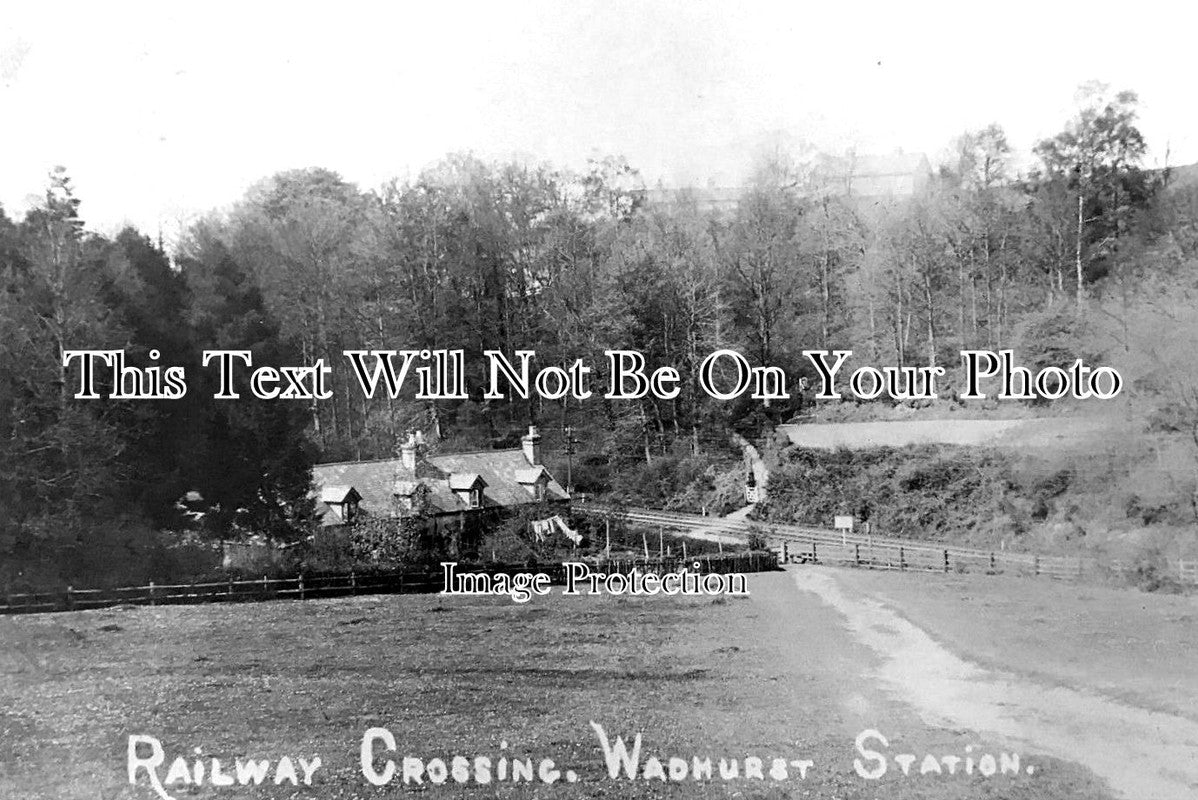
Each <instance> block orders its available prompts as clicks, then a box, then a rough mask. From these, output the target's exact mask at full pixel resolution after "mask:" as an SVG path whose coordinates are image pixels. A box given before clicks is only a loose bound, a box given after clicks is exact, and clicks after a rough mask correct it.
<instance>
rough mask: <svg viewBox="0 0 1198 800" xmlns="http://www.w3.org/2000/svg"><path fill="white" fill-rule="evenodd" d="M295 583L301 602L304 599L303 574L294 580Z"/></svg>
mask: <svg viewBox="0 0 1198 800" xmlns="http://www.w3.org/2000/svg"><path fill="white" fill-rule="evenodd" d="M296 583H297V584H298V585H299V597H300V600H303V599H304V573H302V572H301V573H300V574H299V578H298V579H297V580H296Z"/></svg>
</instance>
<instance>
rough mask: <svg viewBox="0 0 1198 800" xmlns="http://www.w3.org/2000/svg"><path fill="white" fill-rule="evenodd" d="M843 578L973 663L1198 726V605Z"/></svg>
mask: <svg viewBox="0 0 1198 800" xmlns="http://www.w3.org/2000/svg"><path fill="white" fill-rule="evenodd" d="M837 577H838V580H839V581H840V582H841V583H842V584H844V585H845V586H847V587H851V588H852V589H855V590H857V591H858V592H860V593H862V594H865V595H870V596H873V597H876V598H877V599H879V600H881V601H883V602H885V603H886V604H887V605H888V606H890V607H891V608H893V609H895V610H897V611H898V612H899V613H900V614H902V615H903V616H904V617H906V618H907V619H909V620H910V621H911V622H913V623H914V624H916V625H918V626H919V627H921V628H923V629H924V630H926V631H927V632H928V633H929V634H931V635H932V636H933V637H934V638H936V639H937V640H938V641H940V642H941V643H942V644H944V645H945V646H947V647H948V648H949V649H951V650H952V651H953V652H955V653H957V654H959V655H961V656H963V657H964V658H967V659H969V660H971V661H974V662H977V663H979V664H983V665H985V666H989V667H993V668H996V669H1002V670H1007V671H1010V672H1014V673H1017V674H1020V675H1024V676H1028V677H1031V678H1034V679H1036V680H1038V681H1040V682H1043V683H1047V684H1054V685H1065V686H1071V687H1075V688H1088V689H1091V690H1094V691H1096V692H1099V693H1101V694H1104V695H1107V696H1110V697H1114V698H1117V699H1120V700H1125V701H1127V702H1131V703H1134V704H1136V705H1139V706H1141V707H1144V708H1148V709H1153V710H1163V711H1170V712H1173V713H1176V714H1181V715H1184V716H1186V717H1188V718H1190V719H1193V720H1195V721H1198V596H1194V595H1168V594H1149V593H1145V592H1140V591H1136V590H1134V589H1114V588H1105V587H1101V586H1091V585H1079V584H1075V583H1064V582H1056V581H1048V580H1030V579H1026V578H1011V577H1004V576H999V575H995V576H988V577H985V578H979V577H978V576H962V575H937V574H934V573H925V574H921V575H895V574H889V573H885V572H875V571H870V570H849V569H846V570H840V571H838V576H837Z"/></svg>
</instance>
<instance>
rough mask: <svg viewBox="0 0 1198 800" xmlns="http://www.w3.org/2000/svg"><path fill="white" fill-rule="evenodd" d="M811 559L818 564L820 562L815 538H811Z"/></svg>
mask: <svg viewBox="0 0 1198 800" xmlns="http://www.w3.org/2000/svg"><path fill="white" fill-rule="evenodd" d="M811 561H812V562H813V563H816V564H818V563H819V553H817V552H816V550H815V539H812V540H811Z"/></svg>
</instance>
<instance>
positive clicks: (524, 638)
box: [0, 573, 1109, 800]
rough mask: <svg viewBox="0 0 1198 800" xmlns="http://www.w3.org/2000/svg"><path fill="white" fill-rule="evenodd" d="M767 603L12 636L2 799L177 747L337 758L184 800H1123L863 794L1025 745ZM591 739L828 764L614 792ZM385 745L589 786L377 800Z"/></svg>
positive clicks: (755, 584)
mask: <svg viewBox="0 0 1198 800" xmlns="http://www.w3.org/2000/svg"><path fill="white" fill-rule="evenodd" d="M750 580H751V582H750V591H751V594H752V596H751V597H750V598H747V599H724V598H719V599H715V600H712V599H703V600H686V599H679V598H662V597H655V598H644V599H631V598H610V597H604V598H595V597H575V598H565V597H562V596H560V595H556V594H555V595H553V596H551V597H544V598H537V599H535V600H534V601H533V602H531V603H529V604H527V605H515V604H512V603H511V602H509V601H508V600H506V599H502V600H501V599H494V600H493V599H479V598H466V599H463V598H452V599H449V598H446V599H444V600H443V599H440V598H438V597H436V596H414V595H405V596H378V597H358V598H344V599H337V600H320V601H308V602H268V603H259V604H248V605H213V606H183V607H169V608H163V607H158V608H146V607H138V608H120V609H109V610H102V611H92V612H76V613H70V614H52V615H39V616H29V617H17V618H0V672H2V674H3V680H2V681H0V797H3V798H13V799H14V800H16V799H17V798H20V799H21V800H26V799H28V800H38V799H40V798H46V799H47V800H48V799H49V798H54V800H59V799H60V798H89V799H92V800H118V798H151V797H154V796H155V795H154V794H153V792H152V791H151V789H150V788H149V787H148V785H146V783H145V781H144V780H141V781H139V783H140V785H139V786H136V787H131V786H129V785H128V783H127V781H126V777H125V750H126V742H127V737H128V736H129V735H130V734H145V735H151V736H155V737H157V738H158V739H160V740H161V741H162V744H163V746H164V748H165V751H166V753H167V764H169V763H170V760H171V759H173V758H174V757H175V756H176V755H178V754H183V755H188V756H191V755H192V753H193V752H194V750H193V749H194V748H196V747H202V753H203V755H204V756H205V757H212V756H215V757H218V758H221V759H222V760H223V761H225V762H226V763H228V762H229V761H231V760H232V759H234V758H236V757H241V756H246V757H249V756H252V757H258V758H279V757H281V756H282V755H291V756H292V757H295V756H297V755H299V756H304V757H311V756H312V755H313V754H319V755H320V756H321V758H322V762H323V766H322V767H321V768H320V770H319V771H318V772H317V773H316V776H315V779H314V782H313V785H312V786H311V787H303V786H300V787H299V788H293V787H292V786H291V785H289V784H287V785H283V786H274V785H269V786H267V785H263V786H261V787H257V788H243V787H230V788H219V787H210V786H205V787H203V788H202V789H194V787H188V786H174V787H168V790H171V794H172V795H173V796H174V797H176V798H183V797H187V798H193V797H199V798H208V797H212V798H217V797H262V798H290V797H300V798H305V797H311V798H321V800H325V799H331V798H375V797H389V796H395V797H399V796H424V797H437V796H440V797H446V798H456V797H480V798H481V797H522V798H523V797H542V798H554V797H563V798H575V797H577V798H581V797H588V798H596V797H680V798H681V797H687V798H689V797H739V798H785V797H796V798H798V797H805V798H826V799H828V800H831V799H832V798H836V799H837V800H844V799H849V800H852V799H854V798H859V799H860V800H865V798H871V799H872V798H879V799H880V800H904V799H906V798H926V799H927V800H950V798H951V800H974V799H976V800H981V799H982V798H999V797H1001V798H1028V799H1031V798H1037V799H1038V798H1046V799H1049V800H1058V799H1062V800H1063V799H1064V798H1077V799H1078V800H1082V799H1083V798H1084V799H1085V800H1100V799H1101V798H1104V797H1108V796H1109V795H1108V794H1106V791H1105V789H1104V788H1103V787H1102V786H1101V785H1100V784H1099V783H1098V782H1097V781H1096V779H1094V778H1093V777H1092V775H1091V774H1090V773H1088V772H1087V771H1085V770H1083V769H1082V768H1080V767H1077V766H1075V765H1072V764H1068V763H1065V762H1061V761H1053V760H1050V759H1046V758H1042V757H1036V756H1035V755H1034V754H1026V753H1025V754H1024V756H1023V757H1024V763H1026V764H1032V763H1034V764H1035V766H1036V769H1037V771H1036V773H1035V774H1034V775H1032V776H1026V775H1020V776H1019V777H1014V778H1013V777H992V778H983V777H981V776H980V775H973V776H965V775H962V774H958V775H955V776H947V775H944V776H936V775H929V776H914V777H909V778H908V777H902V776H900V775H897V774H896V773H897V768H895V767H894V765H893V764H892V765H891V768H890V771H889V773H888V774H887V776H886V777H885V778H883V779H882V780H881V781H877V782H874V781H867V780H865V779H863V778H861V777H859V776H858V775H857V774H856V773H855V772H854V770H853V759H854V756H855V755H856V753H855V751H854V748H853V743H854V738H855V737H856V736H857V734H858V733H859V732H861V731H862V730H864V729H867V728H876V729H878V730H880V731H882V732H884V733H885V734H886V735H888V736H889V737H890V739H891V744H892V745H894V747H893V748H892V752H910V753H913V754H918V756H919V758H920V759H923V758H924V755H925V754H926V753H933V754H936V755H937V756H939V755H940V754H954V755H958V756H963V755H964V753H965V752H966V751H965V748H966V747H967V746H973V747H975V748H977V750H978V751H979V752H981V751H983V750H985V751H987V752H995V753H998V752H1001V751H1002V750H1003V749H1004V748H1005V746H1004V744H1003V743H1001V742H994V741H986V740H983V739H981V738H979V736H978V735H977V734H973V733H971V732H970V731H961V730H944V729H940V728H936V727H931V726H928V725H926V724H925V723H923V722H922V721H921V720H920V718H919V716H918V715H917V714H916V713H915V712H914V711H913V710H912V709H910V708H908V707H907V706H906V705H904V704H902V703H900V702H898V701H896V699H895V698H893V697H891V696H888V695H887V694H886V693H885V692H883V690H881V689H880V688H878V687H877V686H875V685H874V682H873V681H872V679H871V678H870V670H871V664H872V658H873V656H872V655H871V653H870V651H868V650H867V649H865V648H863V647H861V646H859V645H857V644H855V643H854V642H853V640H852V638H851V637H849V636H847V635H846V633H845V631H844V629H843V626H842V624H841V621H840V619H839V618H838V617H837V615H836V614H835V613H834V612H832V611H830V610H829V609H827V608H825V607H823V606H822V605H821V604H819V603H818V602H816V601H812V600H804V599H803V598H802V596H801V595H800V593H798V592H796V591H795V590H794V586H793V581H792V580H791V578H790V576H789V575H788V574H785V573H774V574H768V575H755V576H751V579H750ZM591 721H595V722H598V723H600V724H602V725H603V726H604V727H605V729H606V731H607V732H608V734H609V735H611V736H612V737H613V738H614V736H616V735H623V736H625V737H631V736H633V735H635V734H636V733H638V732H639V733H642V734H643V736H644V747H645V749H646V751H647V752H646V753H645V754H643V755H642V758H645V757H647V755H648V754H656V755H659V756H660V757H662V759H663V760H665V758H666V757H667V756H679V757H683V758H685V759H687V760H688V761H689V760H690V759H691V758H692V757H695V756H700V757H703V756H710V757H712V758H713V760H718V759H719V758H722V757H727V758H737V759H741V760H742V761H741V763H742V764H743V763H744V762H743V759H744V758H745V757H746V756H751V755H756V756H759V757H761V758H763V759H764V760H765V762H766V767H767V769H768V767H769V764H770V759H771V758H773V757H782V758H785V759H787V760H797V759H810V760H812V761H813V762H814V763H815V765H814V766H813V767H812V768H811V769H810V771H809V772H808V774H807V778H806V779H805V780H802V779H799V778H798V776H797V774H795V773H794V772H793V770H792V775H791V776H790V778H789V779H788V780H786V781H782V782H777V781H773V780H769V779H767V780H755V779H744V778H743V777H742V778H740V779H737V780H729V781H724V780H720V779H718V778H717V779H714V780H711V781H703V782H699V783H696V782H692V781H689V780H688V781H686V782H683V783H677V784H675V783H668V782H667V783H662V782H661V781H658V780H643V779H637V780H627V779H624V778H621V779H618V780H612V779H610V778H609V777H608V776H607V774H606V770H605V768H604V763H603V757H602V752H601V750H600V747H599V744H598V741H597V738H596V736H595V734H594V732H593V731H592V729H591V727H590V724H589V723H590V722H591ZM374 726H382V727H386V728H387V729H388V730H390V731H391V732H392V733H394V735H395V737H396V739H397V740H398V751H399V752H398V754H397V755H399V756H402V755H412V756H416V757H419V758H421V759H425V760H427V759H431V758H433V757H441V758H445V759H446V760H449V759H450V758H451V757H452V756H454V755H465V756H467V757H470V758H473V757H475V756H480V755H481V756H489V757H492V758H494V759H498V757H499V756H500V754H501V751H500V743H501V742H506V743H507V745H508V747H507V751H506V752H507V753H509V754H511V755H513V756H522V755H527V756H532V757H534V760H539V759H541V758H552V759H554V761H555V762H556V764H557V765H558V766H559V767H560V768H561V769H562V770H565V769H567V768H569V769H573V770H575V771H576V772H577V775H578V782H577V783H574V784H567V783H563V782H559V783H556V784H554V785H552V786H545V785H543V784H535V783H534V784H519V785H512V784H510V783H504V784H498V783H493V784H490V785H487V786H478V785H475V784H465V785H462V786H457V785H454V784H453V783H452V781H451V782H449V783H446V784H445V785H443V786H429V785H427V784H426V785H425V786H422V787H404V786H403V785H402V784H401V783H400V781H398V780H396V781H394V782H392V783H390V784H388V785H387V786H386V787H383V788H379V789H375V788H373V787H371V786H370V785H369V784H367V782H366V781H365V779H364V778H363V776H362V774H361V771H360V768H359V764H358V757H359V756H358V748H359V741H360V739H361V737H362V734H363V732H364V731H365V730H366V729H368V728H371V727H374ZM397 760H398V758H397ZM918 764H919V762H916V765H917V767H918ZM165 769H166V767H165V766H164V767H163V771H164V772H165Z"/></svg>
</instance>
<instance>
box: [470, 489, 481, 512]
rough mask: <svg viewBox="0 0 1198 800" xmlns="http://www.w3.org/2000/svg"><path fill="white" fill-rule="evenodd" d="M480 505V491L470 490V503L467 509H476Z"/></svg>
mask: <svg viewBox="0 0 1198 800" xmlns="http://www.w3.org/2000/svg"><path fill="white" fill-rule="evenodd" d="M482 504H483V492H482V489H471V490H470V502H469V504H468V505H469V507H470V508H478V507H479V506H481V505H482Z"/></svg>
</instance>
